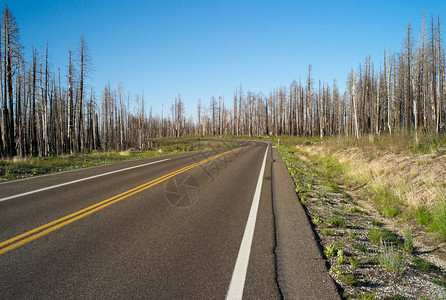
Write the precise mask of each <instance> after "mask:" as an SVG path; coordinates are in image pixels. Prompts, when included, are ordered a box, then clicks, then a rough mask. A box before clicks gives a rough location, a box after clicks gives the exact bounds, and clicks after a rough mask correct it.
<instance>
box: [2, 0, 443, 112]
mask: <svg viewBox="0 0 446 300" xmlns="http://www.w3.org/2000/svg"><path fill="white" fill-rule="evenodd" d="M0 3H1V4H2V7H4V5H5V4H7V5H8V7H9V8H10V10H11V11H12V12H13V14H14V16H15V17H16V21H17V23H18V25H19V28H20V36H21V43H22V45H24V46H25V56H26V61H28V62H29V61H30V60H31V49H32V47H34V48H37V49H39V50H40V49H44V47H45V44H46V41H48V43H49V51H50V55H51V59H52V63H53V66H54V70H55V71H56V70H57V68H61V72H62V75H64V74H66V70H67V67H66V66H67V64H68V62H67V61H68V50H76V49H77V48H78V46H79V39H80V36H81V34H84V36H85V39H86V41H87V43H88V47H89V51H90V55H91V57H92V65H93V68H94V69H95V71H94V72H92V73H91V75H90V78H89V79H88V83H89V84H90V85H91V86H93V87H94V88H95V90H96V95H97V96H98V97H100V95H101V93H102V90H103V88H104V86H105V85H106V84H107V83H108V82H109V81H110V83H111V84H112V86H113V85H115V83H116V81H117V80H118V79H119V80H120V81H121V82H122V83H123V85H124V87H125V88H126V91H130V92H131V93H132V95H135V94H136V93H141V92H142V91H144V96H145V101H146V105H147V106H152V107H153V110H154V112H158V113H160V112H161V106H162V104H163V103H164V104H165V106H164V108H165V111H167V109H168V107H170V105H171V104H172V103H173V101H174V99H175V97H176V96H178V94H181V97H182V99H183V100H184V101H185V104H186V114H187V115H188V116H189V115H193V116H195V114H196V104H197V100H198V98H201V99H202V101H203V102H204V103H208V102H209V99H210V97H212V96H216V97H218V96H224V97H225V101H226V102H227V103H228V104H232V98H233V93H234V89H235V87H236V86H238V85H239V84H242V86H243V88H244V90H245V91H246V90H252V91H256V92H263V93H264V94H268V93H269V92H270V91H271V90H272V89H273V88H275V87H279V86H281V85H288V84H289V83H290V82H291V81H293V80H299V78H302V81H303V82H304V81H305V78H306V74H307V68H308V64H311V65H312V66H313V76H314V79H315V80H321V81H324V82H330V83H332V81H333V79H334V78H336V79H337V81H338V85H339V87H340V88H341V90H343V89H344V87H345V81H346V78H347V75H348V72H349V71H350V69H351V68H357V67H358V65H359V63H361V62H363V61H364V59H365V57H366V56H368V55H371V56H372V60H373V61H374V62H375V64H376V65H379V64H380V63H381V62H382V56H383V51H384V49H388V48H389V47H390V48H391V49H392V51H393V50H397V51H399V50H400V49H401V46H402V43H403V40H404V37H405V32H406V27H407V24H408V22H411V23H412V25H413V29H414V34H415V37H418V36H419V34H420V28H421V21H422V19H421V16H422V10H423V9H424V10H425V12H426V16H427V17H428V18H430V15H431V14H434V15H435V16H436V15H437V14H438V13H440V15H441V16H443V18H446V1H410V0H407V1H281V0H276V1H259V0H254V1H243V0H239V1H232V0H226V1H192V0H189V1H169V0H160V1H143V0H141V1H132V0H128V1H98V0H85V1H56V0H53V1H38V0H32V1H22V0H13V1H6V2H5V1H0ZM443 24H444V23H443ZM443 26H446V24H445V25H443ZM445 29H446V27H445Z"/></svg>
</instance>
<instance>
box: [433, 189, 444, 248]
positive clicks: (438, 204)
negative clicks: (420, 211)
mask: <svg viewBox="0 0 446 300" xmlns="http://www.w3.org/2000/svg"><path fill="white" fill-rule="evenodd" d="M431 228H432V229H433V230H434V231H436V232H438V233H439V234H440V236H441V237H442V238H443V239H446V196H445V197H442V198H439V199H437V200H436V201H435V206H434V208H433V211H432V225H431Z"/></svg>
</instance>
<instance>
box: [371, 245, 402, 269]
mask: <svg viewBox="0 0 446 300" xmlns="http://www.w3.org/2000/svg"><path fill="white" fill-rule="evenodd" d="M378 261H379V263H380V265H382V266H384V267H385V268H386V269H387V270H388V271H391V272H394V273H398V274H402V273H403V271H404V267H405V265H406V255H405V254H404V253H403V252H402V251H399V250H398V249H397V248H395V246H394V245H393V244H392V243H391V242H388V241H386V240H384V239H381V240H380V244H379V254H378Z"/></svg>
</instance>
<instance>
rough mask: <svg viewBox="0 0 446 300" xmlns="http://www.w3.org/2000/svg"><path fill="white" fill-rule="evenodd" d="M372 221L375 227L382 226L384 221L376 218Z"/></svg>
mask: <svg viewBox="0 0 446 300" xmlns="http://www.w3.org/2000/svg"><path fill="white" fill-rule="evenodd" d="M370 223H371V224H372V225H373V226H375V227H381V226H383V223H381V222H380V221H377V220H375V219H372V221H370Z"/></svg>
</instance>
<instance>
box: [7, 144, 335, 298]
mask: <svg viewBox="0 0 446 300" xmlns="http://www.w3.org/2000/svg"><path fill="white" fill-rule="evenodd" d="M273 176H274V177H273ZM0 229H1V230H0V298H1V299H242V298H243V299H281V298H285V299H338V298H339V295H338V292H337V291H336V288H335V286H334V284H333V282H332V280H331V278H330V277H329V275H328V273H327V271H326V267H325V265H324V260H323V259H322V256H321V254H320V251H319V249H318V248H317V243H316V241H315V239H314V233H313V232H312V230H311V227H310V225H309V222H308V220H307V218H306V215H305V212H304V210H303V209H302V207H301V206H300V204H299V202H298V201H296V195H295V192H294V186H293V183H292V181H291V178H290V176H289V174H288V172H287V170H286V168H285V167H284V165H283V163H282V161H281V159H280V156H279V154H278V152H277V150H276V149H274V150H273V149H272V147H271V146H270V145H268V144H267V143H262V142H242V143H239V144H238V145H237V146H235V147H231V148H225V149H219V150H211V151H204V152H197V153H184V154H179V155H169V156H160V157H153V158H147V159H140V160H134V161H126V162H120V163H114V164H109V165H103V166H98V167H92V168H86V169H80V170H74V171H68V172H62V173H57V174H52V175H46V176H40V177H34V178H29V179H24V180H17V181H11V182H5V183H1V184H0Z"/></svg>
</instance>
